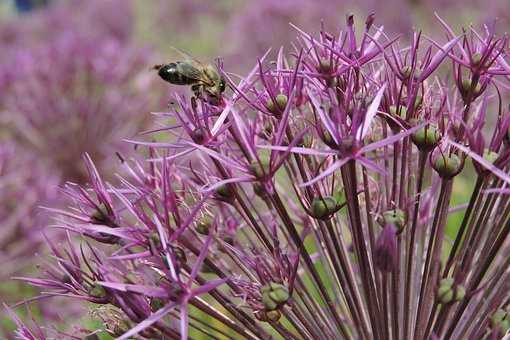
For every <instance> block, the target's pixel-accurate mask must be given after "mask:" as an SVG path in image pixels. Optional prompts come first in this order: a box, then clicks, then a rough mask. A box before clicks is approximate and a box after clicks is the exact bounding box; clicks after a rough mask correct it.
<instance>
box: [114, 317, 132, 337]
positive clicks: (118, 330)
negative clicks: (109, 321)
mask: <svg viewBox="0 0 510 340" xmlns="http://www.w3.org/2000/svg"><path fill="white" fill-rule="evenodd" d="M130 329H131V326H130V325H129V323H128V322H127V321H126V320H124V319H122V320H118V321H117V322H115V324H114V326H113V335H115V336H121V335H123V334H124V333H126V332H127V331H129V330H130ZM129 339H132V338H129Z"/></svg>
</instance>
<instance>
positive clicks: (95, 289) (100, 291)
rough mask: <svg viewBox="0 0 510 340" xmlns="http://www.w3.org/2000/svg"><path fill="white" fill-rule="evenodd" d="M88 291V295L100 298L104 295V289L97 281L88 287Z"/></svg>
mask: <svg viewBox="0 0 510 340" xmlns="http://www.w3.org/2000/svg"><path fill="white" fill-rule="evenodd" d="M88 293H89V295H90V296H92V297H95V298H98V299H102V298H104V297H105V296H106V290H105V289H104V287H103V286H101V285H99V284H97V283H95V284H94V285H93V286H92V287H90V289H89V291H88Z"/></svg>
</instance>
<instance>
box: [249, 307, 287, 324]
mask: <svg viewBox="0 0 510 340" xmlns="http://www.w3.org/2000/svg"><path fill="white" fill-rule="evenodd" d="M255 317H256V318H257V319H258V320H259V321H262V322H277V321H278V320H280V318H281V317H282V313H281V312H280V311H279V310H261V311H258V312H256V313H255Z"/></svg>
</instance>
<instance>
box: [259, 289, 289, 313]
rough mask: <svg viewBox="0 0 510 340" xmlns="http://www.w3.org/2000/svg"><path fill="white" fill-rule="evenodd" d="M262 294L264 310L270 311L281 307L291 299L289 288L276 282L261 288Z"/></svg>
mask: <svg viewBox="0 0 510 340" xmlns="http://www.w3.org/2000/svg"><path fill="white" fill-rule="evenodd" d="M260 293H261V294H262V303H263V304H264V308H265V309H266V310H268V311H271V310H275V309H277V308H279V307H281V306H282V305H284V304H285V303H286V302H287V300H288V299H289V298H290V295H289V290H288V289H287V287H285V286H284V285H282V284H279V283H276V282H271V283H269V284H267V285H265V286H263V287H262V288H260Z"/></svg>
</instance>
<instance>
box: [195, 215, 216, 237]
mask: <svg viewBox="0 0 510 340" xmlns="http://www.w3.org/2000/svg"><path fill="white" fill-rule="evenodd" d="M211 224H212V220H211V217H209V216H202V217H201V218H200V219H199V220H198V222H197V224H196V226H195V230H196V232H197V233H199V234H200V235H209V229H210V228H211Z"/></svg>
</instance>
